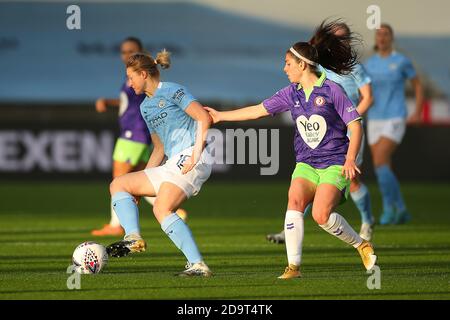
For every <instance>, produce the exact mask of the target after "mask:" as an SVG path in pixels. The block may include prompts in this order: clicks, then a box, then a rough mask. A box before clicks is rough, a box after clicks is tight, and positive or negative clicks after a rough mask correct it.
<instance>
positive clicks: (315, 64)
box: [289, 47, 318, 67]
mask: <svg viewBox="0 0 450 320" xmlns="http://www.w3.org/2000/svg"><path fill="white" fill-rule="evenodd" d="M289 51H290V52H292V53H293V54H294V56H296V57H297V58H299V59H301V60H303V61H305V62H306V63H307V64H310V65H312V66H315V67H316V66H317V65H318V63H316V62H314V61H311V60H309V59H308V58H305V57H304V56H302V55H301V54H300V53H298V52H297V51H296V50H295V49H294V48H293V47H291V48H290V49H289Z"/></svg>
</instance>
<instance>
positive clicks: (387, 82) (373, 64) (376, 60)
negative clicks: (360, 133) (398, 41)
mask: <svg viewBox="0 0 450 320" xmlns="http://www.w3.org/2000/svg"><path fill="white" fill-rule="evenodd" d="M364 66H365V67H366V70H367V72H368V73H369V76H370V77H371V78H372V88H373V96H374V102H373V105H372V107H371V108H370V109H369V112H368V113H367V114H368V118H369V120H386V119H394V118H406V116H407V115H408V113H407V110H406V100H405V80H407V79H412V78H414V77H415V76H416V71H415V70H414V67H413V65H412V63H411V60H409V59H408V58H407V57H405V56H404V55H402V54H400V53H398V52H395V51H394V52H392V53H391V55H389V56H388V57H385V58H383V57H381V56H380V55H379V54H375V55H373V56H372V57H370V58H369V59H368V60H367V62H366V63H365V64H364Z"/></svg>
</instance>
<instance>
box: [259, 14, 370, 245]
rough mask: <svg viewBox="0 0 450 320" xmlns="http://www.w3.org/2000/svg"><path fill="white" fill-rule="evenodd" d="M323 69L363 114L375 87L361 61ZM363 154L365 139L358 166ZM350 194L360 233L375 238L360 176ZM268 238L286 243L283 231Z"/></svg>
mask: <svg viewBox="0 0 450 320" xmlns="http://www.w3.org/2000/svg"><path fill="white" fill-rule="evenodd" d="M336 26H337V29H336V31H335V34H336V35H337V36H342V35H348V34H350V28H349V26H348V25H347V24H346V23H344V22H340V23H338V24H336ZM312 40H314V39H312ZM322 70H324V71H325V73H326V76H327V79H329V80H331V81H333V82H336V83H338V84H339V85H340V86H341V87H342V88H343V89H344V91H345V93H346V94H347V96H348V97H349V98H350V100H351V101H352V102H353V105H355V106H357V107H356V110H357V111H358V113H359V114H360V115H361V116H363V115H364V114H365V113H366V112H367V110H368V109H369V108H370V106H371V104H372V102H373V97H372V88H371V85H370V83H371V79H370V77H369V76H368V74H367V72H366V71H365V69H364V67H363V66H362V65H361V64H357V65H355V67H354V68H353V70H352V72H351V73H350V74H348V75H339V74H337V73H336V72H333V71H331V70H328V69H324V68H322ZM363 153H364V139H363V140H362V141H361V147H360V149H359V152H358V157H357V159H356V165H357V166H358V167H361V165H362V162H363ZM350 196H351V198H352V200H353V202H354V203H355V205H356V207H357V208H358V210H359V212H360V214H361V221H362V223H361V229H360V232H359V235H360V236H361V238H363V239H365V240H367V241H370V240H371V239H372V234H373V226H374V223H375V219H374V217H373V215H372V208H371V204H370V194H369V189H368V188H367V186H366V185H365V184H363V183H362V182H361V181H360V180H359V178H358V176H356V177H355V178H354V179H352V181H351V184H350ZM308 211H309V210H308ZM267 240H269V241H271V242H275V243H284V241H285V235H284V231H281V232H280V233H276V234H269V235H267Z"/></svg>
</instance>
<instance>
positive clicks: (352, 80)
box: [322, 64, 371, 107]
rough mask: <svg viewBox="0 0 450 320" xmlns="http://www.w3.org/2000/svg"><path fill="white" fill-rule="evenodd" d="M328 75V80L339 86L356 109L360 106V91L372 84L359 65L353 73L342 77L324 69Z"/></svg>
mask: <svg viewBox="0 0 450 320" xmlns="http://www.w3.org/2000/svg"><path fill="white" fill-rule="evenodd" d="M322 69H324V70H325V73H326V74H327V78H328V79H330V80H331V81H333V82H336V83H337V84H339V85H340V86H341V87H342V88H343V89H344V91H345V93H346V94H347V97H349V98H350V100H351V101H352V102H353V105H354V106H355V107H357V106H358V104H359V100H360V94H359V89H360V88H361V87H363V86H365V85H366V84H369V83H370V82H371V79H370V77H369V75H368V74H367V72H366V70H365V69H364V67H363V66H362V65H360V64H357V65H356V66H355V67H354V68H353V70H352V72H351V73H350V74H348V75H340V74H337V73H335V72H333V71H331V70H328V69H325V68H322Z"/></svg>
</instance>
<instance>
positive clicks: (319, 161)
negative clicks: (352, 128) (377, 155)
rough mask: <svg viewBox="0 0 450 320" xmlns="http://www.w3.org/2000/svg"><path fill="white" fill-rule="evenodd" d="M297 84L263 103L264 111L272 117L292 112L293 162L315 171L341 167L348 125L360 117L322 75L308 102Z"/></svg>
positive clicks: (343, 160)
mask: <svg viewBox="0 0 450 320" xmlns="http://www.w3.org/2000/svg"><path fill="white" fill-rule="evenodd" d="M306 96H307V95H306V94H305V91H304V90H303V89H302V88H301V86H299V85H298V84H295V83H293V84H291V85H289V86H287V87H286V88H284V89H281V90H280V91H278V92H277V93H276V94H275V95H273V96H272V97H271V98H269V99H266V100H264V102H263V105H264V107H265V108H266V110H267V112H269V113H270V114H272V115H275V114H277V113H280V112H284V111H288V110H290V111H291V115H292V119H293V120H294V122H295V124H296V130H295V137H294V148H295V153H296V162H297V163H298V162H304V163H306V164H309V165H310V166H312V167H314V168H316V169H324V168H327V167H329V166H331V165H343V164H344V163H345V156H346V154H347V150H348V145H349V140H348V138H347V125H348V124H349V123H350V122H352V121H355V120H358V119H360V118H361V116H360V115H359V114H358V112H357V111H356V108H355V107H354V106H353V103H352V102H351V100H350V99H349V98H348V97H347V96H346V95H345V93H344V91H343V89H342V88H341V87H340V86H339V85H337V84H336V83H334V82H332V81H330V80H326V79H325V75H324V74H322V77H320V79H319V80H318V81H317V83H316V84H315V86H314V88H313V91H312V92H311V94H310V96H309V99H307V98H306Z"/></svg>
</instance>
